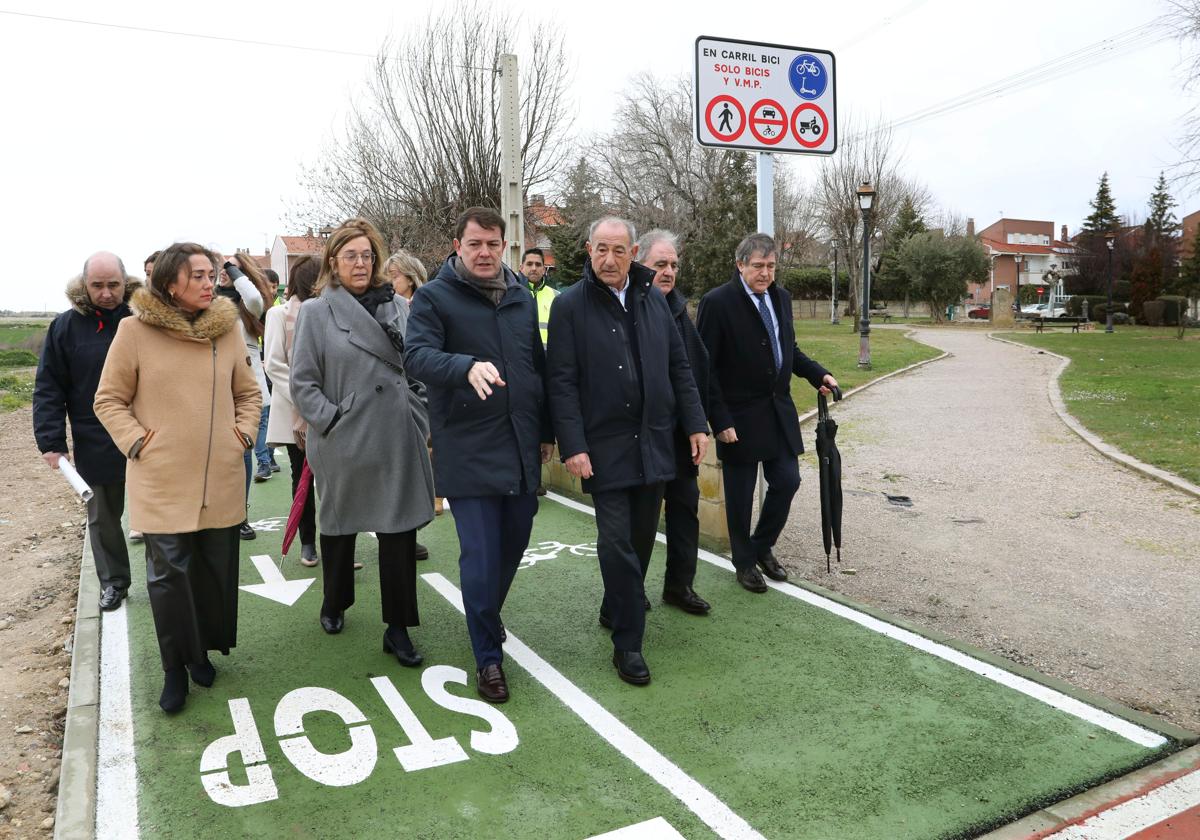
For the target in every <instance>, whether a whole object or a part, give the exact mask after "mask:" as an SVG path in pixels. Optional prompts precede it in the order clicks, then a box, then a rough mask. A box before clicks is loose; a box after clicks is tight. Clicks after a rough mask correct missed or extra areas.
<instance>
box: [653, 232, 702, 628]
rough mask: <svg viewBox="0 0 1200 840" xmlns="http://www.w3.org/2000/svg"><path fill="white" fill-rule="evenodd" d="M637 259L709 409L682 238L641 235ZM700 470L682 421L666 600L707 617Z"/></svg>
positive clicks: (670, 486) (668, 516)
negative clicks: (699, 575) (701, 578)
mask: <svg viewBox="0 0 1200 840" xmlns="http://www.w3.org/2000/svg"><path fill="white" fill-rule="evenodd" d="M638 262H640V263H641V264H642V265H644V266H646V267H647V268H649V269H651V270H652V271H653V272H654V285H655V287H656V288H657V289H658V290H659V291H660V292H662V293H663V296H664V297H666V299H667V306H669V307H670V309H671V316H672V317H673V318H674V319H675V327H676V329H678V330H679V336H680V338H682V339H683V347H684V350H685V351H687V357H688V365H689V366H690V367H691V369H692V379H693V380H694V381H695V383H696V390H697V391H698V392H699V396H700V405H701V407H703V408H704V409H705V410H706V411H707V403H708V351H707V350H706V349H705V348H704V342H703V341H702V340H701V338H700V333H699V332H697V331H696V325H695V324H693V323H692V319H691V318H690V317H689V316H688V311H687V298H685V297H684V296H683V294H682V293H681V292H680V291H679V290H678V289H677V288H675V282H676V280H677V279H678V274H679V239H678V237H676V236H675V234H673V233H671V232H670V231H669V230H662V229H658V230H652V231H650V232H648V233H644V234H642V238H641V239H639V240H638ZM699 472H700V470H699V467H698V466H697V465H696V464H693V463H692V449H691V441H690V440H688V436H687V434H686V433H685V432H684V429H683V424H682V423H680V424H678V425H677V426H676V427H675V477H674V478H673V479H671V480H670V481H668V482H667V483H666V486H665V488H664V490H663V509H664V512H663V518H664V519H665V520H666V531H667V568H666V576H665V578H664V580H663V594H662V598H663V601H664V602H665V603H667V604H671V605H672V606H675V607H679V609H681V610H683V611H684V612H688V613H692V614H693V615H705V614H707V613H708V611H709V609H710V605H709V603H708V602H707V601H705V600H704V599H703V598H701V597H700V596H699V595H697V594H696V591H695V590H694V589H693V588H692V585H693V583H694V582H695V579H696V558H697V554H698V552H699V550H700V518H699V511H700V486H699V484H697V482H696V479H697V477H698V476H699Z"/></svg>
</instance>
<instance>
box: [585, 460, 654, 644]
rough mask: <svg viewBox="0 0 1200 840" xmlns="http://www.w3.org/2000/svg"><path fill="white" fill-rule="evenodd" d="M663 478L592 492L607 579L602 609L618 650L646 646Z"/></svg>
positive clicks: (598, 548) (602, 570)
mask: <svg viewBox="0 0 1200 840" xmlns="http://www.w3.org/2000/svg"><path fill="white" fill-rule="evenodd" d="M662 499H663V483H662V482H658V483H657V484H645V485H641V486H638V487H626V488H622V489H620V490H604V491H601V492H599V493H593V494H592V503H593V504H594V505H595V506H596V553H597V555H599V560H600V576H601V578H603V579H604V601H603V602H602V603H601V605H600V612H601V614H602V615H606V616H608V618H609V619H610V620H611V621H612V626H613V631H612V641H613V647H614V648H615V649H616V650H632V651H640V650H641V649H642V636H643V635H644V634H645V632H646V609H645V607H644V606H643V605H642V599H643V598H644V597H645V595H646V589H645V585H644V581H645V579H646V569H647V568H649V566H650V553H651V552H652V551H653V550H654V535H655V533H656V532H657V530H658V513H659V510H660V509H661V508H662Z"/></svg>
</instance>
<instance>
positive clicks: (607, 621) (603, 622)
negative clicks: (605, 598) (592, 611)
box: [600, 613, 612, 630]
mask: <svg viewBox="0 0 1200 840" xmlns="http://www.w3.org/2000/svg"><path fill="white" fill-rule="evenodd" d="M600 626H601V627H603V628H605V629H606V630H611V629H612V619H611V618H609V617H608V616H606V615H605V614H604V613H600Z"/></svg>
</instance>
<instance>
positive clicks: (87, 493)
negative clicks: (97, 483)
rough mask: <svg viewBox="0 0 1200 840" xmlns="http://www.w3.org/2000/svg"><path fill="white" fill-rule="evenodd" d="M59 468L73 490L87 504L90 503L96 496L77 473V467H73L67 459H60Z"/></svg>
mask: <svg viewBox="0 0 1200 840" xmlns="http://www.w3.org/2000/svg"><path fill="white" fill-rule="evenodd" d="M58 468H59V470H60V471H61V472H62V474H63V476H64V477H65V478H66V479H67V481H68V483H70V485H71V488H72V489H73V490H74V491H75V492H76V493H78V494H79V497H80V498H81V499H83V500H84V501H85V502H90V501H91V500H92V496H94V495H96V494H95V493H93V492H92V488H91V487H88V485H87V482H86V481H84V480H83V477H82V476H80V475H79V473H77V472H75V467H73V466H71V462H70V461H68V460H67V459H66V458H59V459H58Z"/></svg>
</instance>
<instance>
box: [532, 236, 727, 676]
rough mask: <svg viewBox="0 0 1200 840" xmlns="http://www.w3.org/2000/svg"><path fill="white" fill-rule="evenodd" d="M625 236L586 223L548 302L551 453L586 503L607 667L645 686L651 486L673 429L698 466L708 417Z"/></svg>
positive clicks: (648, 275) (664, 474) (655, 494)
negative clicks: (583, 253) (574, 269)
mask: <svg viewBox="0 0 1200 840" xmlns="http://www.w3.org/2000/svg"><path fill="white" fill-rule="evenodd" d="M635 239H636V234H635V232H634V228H633V225H632V224H630V223H629V222H627V221H625V220H624V219H617V218H613V217H608V218H603V219H600V220H599V221H597V222H594V223H593V224H592V226H591V229H590V230H589V231H588V241H587V251H588V260H587V261H586V262H585V263H584V264H583V278H582V279H581V280H580V281H579V282H578V283H576V284H575V285H574V286H571V287H570V288H568V289H566V290H565V291H563V292H562V294H560V295H559V296H558V298H556V299H555V301H554V307H553V308H552V309H551V310H550V339H549V342H548V347H549V351H550V353H549V362H548V368H549V376H550V404H551V411H550V413H551V415H552V416H553V418H554V432H555V436H556V437H557V438H558V452H559V456H560V457H561V458H562V459H563V462H564V464H565V465H566V468H567V471H568V472H570V473H571V475H574V476H576V477H578V478H580V479H581V480H582V484H583V490H584V492H586V493H590V494H591V495H592V500H593V502H594V503H595V506H596V553H597V555H598V559H599V561H600V574H601V577H603V579H604V601H603V603H602V604H601V606H600V623H601V624H602V625H604V626H606V627H610V628H611V629H612V640H613V665H615V666H616V668H617V675H618V676H619V677H620V678H621V679H623V680H625V681H626V682H628V683H631V684H633V685H645V684H646V683H648V682H650V669H649V667H648V666H647V665H646V660H645V658H644V657H643V656H642V636H643V634H644V632H645V628H646V607H647V605H648V603H649V602H648V601H647V600H646V594H645V585H644V582H645V578H646V568H647V566H648V565H649V563H650V553H651V551H652V550H653V548H654V535H655V532H656V530H657V528H658V512H659V509H660V508H661V506H662V499H663V487H664V484H665V483H666V482H668V481H670V480H671V479H673V478H674V477H675V430H676V428H677V427H681V428H682V433H683V434H684V435H685V436H686V438H687V440H688V444H689V448H690V454H691V461H692V463H693V464H699V463H700V461H701V460H703V458H704V453H705V451H706V450H707V449H708V426H707V424H706V423H705V420H704V409H703V408H702V406H701V405H700V395H699V393H698V391H697V389H696V382H695V380H694V379H693V378H692V370H691V367H690V366H689V365H688V356H687V351H686V350H685V349H684V345H683V338H682V337H681V336H680V334H679V331H678V330H677V329H676V328H675V321H674V319H673V318H672V316H671V309H670V307H669V306H668V305H667V301H666V298H664V297H663V296H662V293H661V292H660V291H659V290H658V289H656V288H655V287H654V284H653V280H654V271H653V269H650V268H647V267H646V266H644V265H638V264H636V263H634V262H633V259H634V258H635V257H636V256H637V253H638V249H637V245H635V244H634V241H635Z"/></svg>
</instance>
